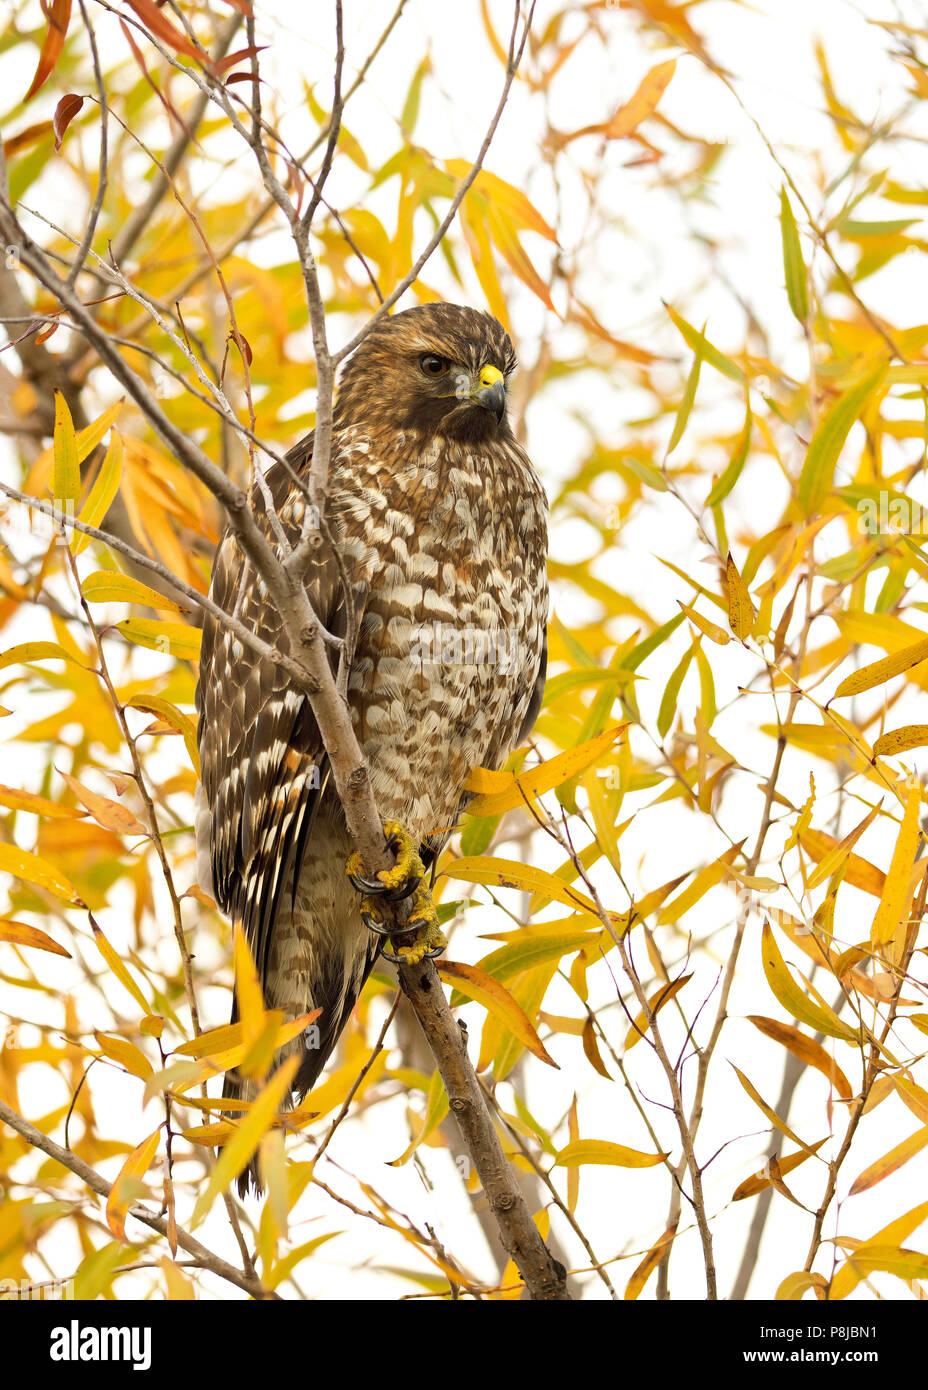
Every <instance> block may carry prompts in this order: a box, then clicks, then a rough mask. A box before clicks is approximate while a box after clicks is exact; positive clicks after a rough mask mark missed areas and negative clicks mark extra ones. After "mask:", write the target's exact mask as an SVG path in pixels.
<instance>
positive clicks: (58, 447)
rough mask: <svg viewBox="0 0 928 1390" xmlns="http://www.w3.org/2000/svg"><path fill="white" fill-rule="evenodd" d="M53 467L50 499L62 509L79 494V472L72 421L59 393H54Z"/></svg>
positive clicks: (66, 404) (65, 403)
mask: <svg viewBox="0 0 928 1390" xmlns="http://www.w3.org/2000/svg"><path fill="white" fill-rule="evenodd" d="M54 457H55V466H54V471H53V474H52V499H53V501H54V503H55V506H56V507H58V508H61V509H63V504H64V503H66V502H76V501H77V499H78V497H79V496H80V492H81V470H80V464H79V463H78V461H77V440H76V438H75V435H74V421H73V420H72V419H71V412H70V410H69V409H68V403H67V401H66V400H65V398H64V396H63V395H62V394H61V392H60V391H56V392H55V444H54Z"/></svg>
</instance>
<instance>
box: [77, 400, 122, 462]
mask: <svg viewBox="0 0 928 1390" xmlns="http://www.w3.org/2000/svg"><path fill="white" fill-rule="evenodd" d="M122 405H123V402H122V398H120V399H119V400H118V401H117V402H116V404H115V405H111V406H109V407H108V409H106V410H104V412H103V414H102V415H99V416H98V417H97V419H96V420H92V421H91V422H90V424H89V425H85V426H84V428H83V429H82V430H78V432H77V439H76V441H75V442H76V445H77V461H78V463H83V462H84V459H85V458H87V456H88V455H89V454H92V453H93V451H94V449H95V448H96V447H97V445H98V444H99V443H100V440H101V439H102V438H103V436H104V435H105V434H106V432H107V430H108V429H109V427H110V425H112V424H113V423H114V421H115V420H116V417H117V416H118V414H119V412H120V410H122Z"/></svg>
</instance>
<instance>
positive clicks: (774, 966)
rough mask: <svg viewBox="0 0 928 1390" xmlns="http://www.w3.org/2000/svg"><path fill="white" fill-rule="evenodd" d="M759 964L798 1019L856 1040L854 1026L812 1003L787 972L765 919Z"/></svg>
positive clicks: (829, 1035)
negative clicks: (760, 962)
mask: <svg viewBox="0 0 928 1390" xmlns="http://www.w3.org/2000/svg"><path fill="white" fill-rule="evenodd" d="M763 964H764V974H765V975H766V977H767V983H768V984H769V986H770V988H771V989H772V990H773V993H774V995H775V996H776V998H777V1000H778V1002H779V1003H780V1004H782V1005H783V1008H784V1009H785V1010H786V1011H787V1013H790V1014H792V1015H793V1017H794V1018H798V1019H799V1021H800V1022H801V1023H807V1024H808V1025H809V1026H810V1027H811V1028H815V1029H816V1030H817V1031H818V1032H819V1033H824V1034H825V1035H826V1036H827V1037H830V1038H841V1039H842V1040H843V1041H844V1042H849V1043H857V1042H859V1041H860V1038H859V1036H858V1033H857V1031H856V1029H854V1028H850V1027H849V1026H848V1024H846V1023H842V1021H841V1019H840V1018H839V1017H838V1015H837V1014H836V1013H835V1012H834V1010H833V1009H830V1008H829V1007H828V1006H827V1005H825V1006H824V1007H823V1006H821V1005H819V1004H816V1003H813V1001H812V1000H811V999H809V997H808V996H807V995H806V994H804V993H803V991H802V990H801V989H800V988H799V986H798V985H797V984H796V981H795V980H794V979H793V977H792V975H791V974H790V972H789V970H788V968H787V966H786V962H785V961H784V960H783V957H782V956H781V955H780V950H779V947H778V946H777V943H776V940H775V938H774V935H773V931H772V930H771V927H770V923H769V922H765V923H764V933H763Z"/></svg>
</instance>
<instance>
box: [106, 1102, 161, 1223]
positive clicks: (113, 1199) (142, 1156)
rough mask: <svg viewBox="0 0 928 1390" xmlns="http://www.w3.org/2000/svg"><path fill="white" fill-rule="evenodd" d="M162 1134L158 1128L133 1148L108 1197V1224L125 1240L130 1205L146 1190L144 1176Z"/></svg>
mask: <svg viewBox="0 0 928 1390" xmlns="http://www.w3.org/2000/svg"><path fill="white" fill-rule="evenodd" d="M160 1136H161V1130H160V1129H156V1130H155V1131H154V1133H153V1134H149V1136H148V1138H147V1139H143V1140H142V1142H141V1144H139V1145H138V1147H137V1148H135V1149H133V1150H132V1152H131V1154H130V1155H129V1157H128V1158H127V1159H126V1161H125V1163H124V1164H123V1165H122V1167H121V1168H120V1170H119V1174H118V1176H117V1178H116V1181H115V1182H114V1183H113V1186H112V1187H111V1188H110V1195H109V1197H107V1199H106V1224H107V1225H108V1226H109V1228H110V1230H111V1231H112V1232H113V1235H114V1236H116V1238H117V1239H118V1240H125V1238H126V1217H127V1216H128V1214H129V1207H130V1205H131V1203H132V1202H134V1201H135V1200H136V1199H137V1198H138V1197H139V1196H141V1194H142V1192H143V1190H144V1189H143V1188H142V1178H143V1177H144V1176H145V1174H146V1173H147V1172H148V1169H149V1166H150V1164H151V1161H152V1159H153V1158H154V1156H155V1151H156V1150H157V1148H158V1140H159V1138H160Z"/></svg>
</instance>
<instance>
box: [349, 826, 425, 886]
mask: <svg viewBox="0 0 928 1390" xmlns="http://www.w3.org/2000/svg"><path fill="white" fill-rule="evenodd" d="M384 832H385V834H386V837H387V848H388V849H391V850H392V851H393V854H394V857H395V862H394V864H393V867H392V868H390V869H379V870H378V871H377V873H376V874H375V875H374V877H373V878H369V877H367V876H366V875H365V872H364V865H363V864H362V862H361V855H360V853H359V852H358V851H357V850H355V851H354V853H353V854H350V855H349V856H348V862H347V863H346V865H345V873H346V874H347V875H348V877H349V879H350V880H351V882H352V883H353V885H354V887H355V888H357V890H358V892H359V893H364V894H367V895H368V896H371V895H373V894H378V895H382V896H383V897H385V898H386V899H387V901H388V902H400V901H402V899H403V898H408V897H409V895H410V894H411V893H413V892H414V891H415V889H416V887H417V886H418V884H419V883H420V881H421V880H422V879H423V878H424V876H425V866H424V864H423V863H422V860H421V859H420V858H419V850H418V846H417V843H416V841H415V840H413V838H412V836H411V835H410V834H409V831H408V830H405V829H404V828H403V826H402V825H401V824H400V822H399V821H396V820H388V821H386V822H385V824H384Z"/></svg>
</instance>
